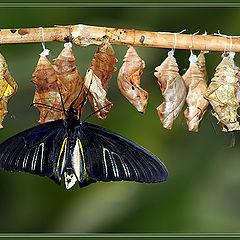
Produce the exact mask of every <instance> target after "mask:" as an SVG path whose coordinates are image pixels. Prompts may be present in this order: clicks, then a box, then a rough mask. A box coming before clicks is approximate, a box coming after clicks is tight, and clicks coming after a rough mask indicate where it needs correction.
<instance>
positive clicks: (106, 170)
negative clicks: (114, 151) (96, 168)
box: [103, 147, 111, 178]
mask: <svg viewBox="0 0 240 240" xmlns="http://www.w3.org/2000/svg"><path fill="white" fill-rule="evenodd" d="M106 152H107V154H108V155H109V158H111V156H110V152H109V150H108V149H107V148H105V147H103V161H104V167H105V177H106V178H107V176H108V167H107V160H106Z"/></svg>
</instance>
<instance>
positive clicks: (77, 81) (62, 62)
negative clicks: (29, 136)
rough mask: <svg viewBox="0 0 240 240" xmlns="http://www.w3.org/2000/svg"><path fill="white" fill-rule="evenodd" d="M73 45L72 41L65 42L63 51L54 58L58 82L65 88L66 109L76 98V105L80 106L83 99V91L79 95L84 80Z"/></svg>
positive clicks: (63, 94) (63, 96) (64, 100)
mask: <svg viewBox="0 0 240 240" xmlns="http://www.w3.org/2000/svg"><path fill="white" fill-rule="evenodd" d="M71 47H72V44H71V43H65V44H64V49H63V50H62V52H61V53H60V54H59V56H58V57H57V58H56V59H54V60H53V68H54V69H55V71H56V73H57V77H58V82H60V85H61V86H62V87H63V88H64V92H63V93H61V94H62V98H63V102H64V107H65V109H69V107H70V105H71V103H72V102H73V101H74V100H75V99H77V100H76V102H75V104H74V106H78V105H79V104H80V103H81V102H82V100H83V91H82V92H81V95H80V96H79V97H78V94H79V93H80V91H81V86H82V84H83V80H82V77H81V75H80V74H79V72H78V70H77V64H76V61H75V57H74V55H73V51H72V48H71ZM77 97H78V98H77ZM74 106H73V107H74ZM79 107H80V106H79ZM79 107H78V108H79ZM78 110H79V109H78ZM82 110H83V108H82Z"/></svg>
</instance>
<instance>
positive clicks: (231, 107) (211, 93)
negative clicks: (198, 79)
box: [205, 53, 240, 132]
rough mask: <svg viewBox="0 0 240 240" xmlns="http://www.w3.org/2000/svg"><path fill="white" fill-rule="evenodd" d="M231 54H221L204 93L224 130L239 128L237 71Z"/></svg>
mask: <svg viewBox="0 0 240 240" xmlns="http://www.w3.org/2000/svg"><path fill="white" fill-rule="evenodd" d="M233 54H234V53H230V54H228V55H227V56H226V55H224V56H223V59H222V61H221V63H220V64H219V65H218V66H217V68H216V72H215V74H214V77H213V78H212V80H211V83H210V85H209V86H208V89H207V91H206V94H205V98H206V99H207V100H208V101H209V102H210V103H211V105H212V107H213V109H214V116H215V117H216V118H217V119H218V121H220V122H221V123H222V125H223V131H224V132H227V131H234V130H240V126H239V122H238V121H237V118H238V114H237V109H238V107H239V102H238V100H237V90H238V86H239V85H238V78H237V72H238V71H237V68H236V66H235V63H234V60H233V57H234V55H233Z"/></svg>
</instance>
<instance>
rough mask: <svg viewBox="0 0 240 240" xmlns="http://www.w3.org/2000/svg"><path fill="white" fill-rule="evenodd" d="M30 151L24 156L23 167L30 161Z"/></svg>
mask: <svg viewBox="0 0 240 240" xmlns="http://www.w3.org/2000/svg"><path fill="white" fill-rule="evenodd" d="M30 151H31V150H30ZM30 151H28V152H26V154H25V156H24V159H23V163H22V168H26V166H27V162H28V157H29V154H30Z"/></svg>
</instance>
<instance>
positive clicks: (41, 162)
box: [39, 143, 44, 172]
mask: <svg viewBox="0 0 240 240" xmlns="http://www.w3.org/2000/svg"><path fill="white" fill-rule="evenodd" d="M40 146H41V150H42V152H41V160H40V172H42V171H43V157H44V155H43V154H44V143H41V144H39V147H40Z"/></svg>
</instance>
